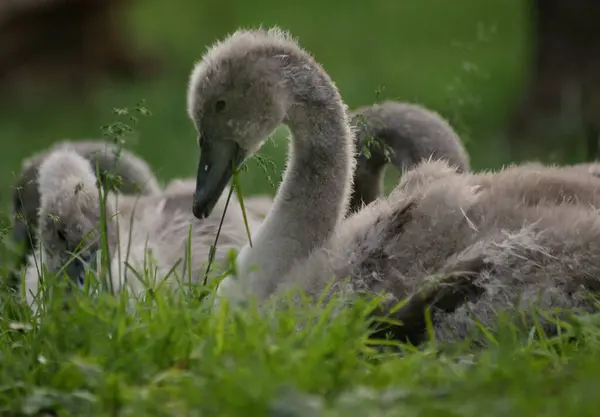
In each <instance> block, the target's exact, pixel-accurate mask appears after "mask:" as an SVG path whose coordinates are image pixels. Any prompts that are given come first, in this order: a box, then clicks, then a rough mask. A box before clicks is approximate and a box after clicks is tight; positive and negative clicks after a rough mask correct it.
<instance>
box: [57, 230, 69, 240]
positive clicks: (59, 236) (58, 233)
mask: <svg viewBox="0 0 600 417" xmlns="http://www.w3.org/2000/svg"><path fill="white" fill-rule="evenodd" d="M56 235H57V236H58V238H59V239H60V240H61V241H62V242H66V241H67V235H65V232H63V231H62V230H58V231H57V232H56Z"/></svg>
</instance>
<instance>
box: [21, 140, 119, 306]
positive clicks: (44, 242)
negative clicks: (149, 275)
mask: <svg viewBox="0 0 600 417" xmlns="http://www.w3.org/2000/svg"><path fill="white" fill-rule="evenodd" d="M38 184H39V196H40V211H39V222H38V233H39V242H40V243H39V245H40V248H39V249H40V250H39V251H38V250H36V251H34V253H33V254H32V255H30V263H29V265H28V266H27V271H26V282H25V284H26V290H27V291H26V293H27V295H28V297H31V294H35V293H37V288H38V284H39V276H38V271H37V269H36V266H35V265H34V264H33V263H32V262H31V261H32V260H33V259H32V258H33V257H35V256H37V254H38V253H41V259H40V260H39V261H40V262H38V263H37V265H39V264H40V263H43V264H44V265H45V266H46V268H47V270H48V271H49V272H50V273H53V274H56V273H58V272H59V271H60V270H61V269H62V268H63V267H65V266H66V269H65V272H66V274H67V276H68V277H69V279H70V281H71V282H73V283H75V284H77V285H83V279H84V276H85V271H86V270H87V269H89V268H90V266H91V264H92V262H93V261H94V260H95V259H96V256H97V254H98V252H99V251H100V249H101V232H100V230H99V227H98V226H99V225H100V213H101V212H100V200H99V194H98V188H97V180H96V177H95V176H94V175H93V173H92V171H91V169H90V165H89V162H88V161H87V160H86V159H85V158H83V157H82V156H81V155H79V154H78V153H77V152H75V151H74V150H72V149H60V150H57V151H54V152H52V153H50V154H49V155H48V156H47V157H46V158H44V160H43V161H42V163H41V164H40V166H39V175H38ZM111 213H112V209H111V207H110V206H108V207H107V217H109V216H110V215H111ZM107 226H108V235H107V238H108V241H109V244H111V245H113V244H114V241H115V235H114V230H113V228H112V226H111V224H110V223H109V222H107Z"/></svg>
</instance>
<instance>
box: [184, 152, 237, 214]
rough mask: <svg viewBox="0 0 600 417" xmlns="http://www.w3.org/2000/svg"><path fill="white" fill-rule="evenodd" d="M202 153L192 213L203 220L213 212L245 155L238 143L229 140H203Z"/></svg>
mask: <svg viewBox="0 0 600 417" xmlns="http://www.w3.org/2000/svg"><path fill="white" fill-rule="evenodd" d="M200 151H201V155H200V161H199V163H198V172H197V173H196V193H195V195H194V206H193V208H192V211H193V213H194V216H196V218H198V219H203V218H206V217H208V216H209V215H210V213H211V212H212V210H213V208H214V207H215V204H217V201H218V200H219V198H220V197H221V194H222V193H223V190H224V189H225V187H226V186H227V183H228V182H229V180H230V179H231V177H232V175H233V172H234V170H235V169H237V168H238V167H239V165H240V164H241V163H242V162H243V160H244V154H243V152H242V149H241V148H240V146H239V145H238V144H237V142H234V141H229V140H219V141H210V140H203V141H202V143H201V144H200Z"/></svg>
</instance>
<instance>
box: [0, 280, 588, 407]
mask: <svg viewBox="0 0 600 417" xmlns="http://www.w3.org/2000/svg"><path fill="white" fill-rule="evenodd" d="M52 289H53V291H54V297H53V298H52V300H53V301H49V302H47V303H46V304H45V306H46V307H45V309H46V310H45V311H44V313H43V320H42V321H41V324H37V322H36V320H35V319H33V318H32V317H31V313H30V312H29V310H28V309H27V307H25V306H23V305H22V304H20V303H18V302H16V301H15V299H14V297H7V296H6V295H4V296H3V298H2V318H3V319H2V320H1V321H0V346H1V350H0V352H1V354H2V358H1V361H0V414H1V415H7V416H8V415H11V416H13V415H15V416H16V415H43V414H42V413H43V412H49V411H50V410H53V411H54V412H55V413H56V414H55V415H58V416H83V415H85V416H192V415H198V416H200V415H207V416H213V415H218V416H240V417H241V416H244V417H247V416H302V417H306V416H357V417H358V416H361V417H362V416H404V415H411V416H469V417H470V416H473V417H476V416H481V415H486V416H499V417H500V416H506V415H518V416H533V415H539V416H547V417H553V416H565V415H577V416H586V415H589V416H592V415H596V412H597V409H598V405H600V399H598V396H597V390H598V375H600V362H598V359H597V358H598V357H597V353H598V343H599V342H600V328H599V327H598V324H599V323H600V321H599V320H598V318H596V317H590V318H586V320H585V321H582V322H580V323H579V324H578V325H577V326H574V327H573V328H571V329H570V331H569V333H568V335H564V336H561V337H557V338H554V339H544V338H541V339H540V338H531V337H528V335H527V334H526V333H525V334H523V333H521V334H518V333H514V332H512V333H508V332H507V333H505V334H507V335H510V336H509V337H504V338H503V339H498V341H497V342H494V341H493V339H490V343H489V344H490V346H489V347H488V348H486V349H483V350H480V351H469V350H467V349H466V348H464V347H461V346H455V347H453V348H452V349H448V347H446V348H445V349H442V346H436V345H435V344H429V345H427V346H426V347H424V348H422V349H420V350H415V349H413V348H409V347H405V348H402V349H401V350H400V351H396V352H392V351H391V350H390V349H380V350H376V349H375V348H374V347H373V346H372V345H370V344H369V343H368V342H367V320H366V319H365V315H366V312H367V311H368V307H369V304H368V303H366V302H358V303H356V304H355V305H354V306H352V307H346V308H343V309H340V308H336V307H337V306H338V305H337V301H336V300H332V301H330V302H329V303H328V304H317V305H316V306H315V305H314V304H313V305H306V304H304V305H291V304H289V303H284V304H283V305H280V306H279V309H278V310H274V309H272V308H265V309H262V310H259V309H257V308H255V307H253V306H247V307H241V308H239V309H232V308H230V307H228V305H227V304H220V305H219V307H216V308H215V309H212V310H211V308H210V305H211V304H210V298H203V297H201V291H200V290H199V289H198V288H195V289H193V290H192V291H191V293H190V294H187V295H186V294H182V293H179V294H173V293H171V292H168V291H166V290H165V289H164V287H163V288H159V289H155V290H152V291H149V292H148V293H147V294H146V296H145V297H144V298H139V299H134V300H133V301H132V302H128V297H127V295H126V294H124V293H122V294H121V295H120V296H116V297H115V296H111V295H109V294H106V293H104V294H102V295H100V296H98V297H90V296H89V295H86V294H83V293H74V294H71V296H70V297H67V296H66V295H65V293H64V288H63V287H61V286H60V285H55V286H54V287H53V288H52ZM58 300H60V302H59V301H58ZM65 306H66V307H68V309H65ZM299 325H302V326H299ZM574 335H575V336H576V341H570V340H569V339H570V337H571V336H574ZM45 415H49V414H45Z"/></svg>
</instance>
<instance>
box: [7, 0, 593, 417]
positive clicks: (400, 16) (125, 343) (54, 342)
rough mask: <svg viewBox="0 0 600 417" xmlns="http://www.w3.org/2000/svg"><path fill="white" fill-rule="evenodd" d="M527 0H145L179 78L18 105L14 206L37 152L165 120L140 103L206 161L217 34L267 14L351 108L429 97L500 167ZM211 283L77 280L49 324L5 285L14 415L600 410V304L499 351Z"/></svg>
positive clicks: (253, 172) (11, 118)
mask: <svg viewBox="0 0 600 417" xmlns="http://www.w3.org/2000/svg"><path fill="white" fill-rule="evenodd" d="M523 3H524V2H523V1H521V0H502V1H500V0H461V1H460V2H450V1H447V0H404V1H396V2H392V1H388V0H373V1H363V2H321V1H319V2H317V1H316V0H305V1H303V2H296V3H290V2H281V1H274V0H262V1H259V2H248V1H241V0H230V1H228V2H194V1H191V0H190V1H183V0H176V1H175V0H174V1H173V2H172V3H169V4H168V5H167V3H165V2H164V1H159V0H146V1H139V2H138V5H137V6H136V8H135V9H133V10H131V12H130V17H131V18H132V22H133V23H134V25H133V26H132V30H133V31H134V32H135V33H136V34H137V36H138V37H139V41H140V42H141V43H142V44H144V45H146V46H147V47H150V48H153V49H155V50H156V51H158V52H160V53H161V55H162V56H163V57H164V58H165V61H164V63H163V64H164V71H163V74H162V76H161V78H159V79H157V80H153V81H151V82H147V83H140V84H136V85H115V84H110V85H106V86H104V88H102V89H101V90H100V91H99V92H98V93H97V94H95V95H94V96H93V97H91V98H90V99H89V100H87V101H86V102H84V103H82V102H75V101H72V100H68V99H66V98H64V97H61V96H60V95H58V96H40V97H32V98H31V99H29V100H25V101H22V102H16V103H4V104H3V107H2V111H1V112H0V135H1V137H2V148H3V149H2V153H1V155H2V158H3V159H2V162H3V163H2V164H1V165H0V190H1V191H0V192H1V194H0V201H1V202H2V205H3V207H4V210H5V213H7V214H8V213H9V203H10V200H9V196H10V194H11V192H12V190H11V188H10V187H11V185H12V183H13V181H14V177H15V176H16V175H18V171H19V167H20V162H21V160H22V158H24V157H26V156H27V155H29V154H31V153H32V152H35V151H37V150H40V149H42V148H44V147H46V146H48V145H49V144H50V143H52V142H53V141H55V140H57V139H63V138H72V139H77V138H92V137H99V136H100V135H102V126H104V125H107V124H110V123H113V122H115V121H117V120H124V121H126V122H128V123H130V124H132V123H131V122H129V121H128V119H127V118H126V117H125V118H123V117H119V116H117V115H115V114H114V112H113V108H124V107H127V108H130V109H133V108H134V107H135V105H136V104H137V103H138V102H140V101H141V100H144V103H145V104H144V105H145V106H146V107H147V108H148V109H149V110H150V111H151V112H152V115H151V116H149V117H143V116H140V117H139V122H138V123H137V124H135V126H134V128H135V130H136V134H135V135H134V136H133V137H131V138H129V140H128V146H129V147H130V148H131V149H133V150H134V151H135V152H137V153H138V154H140V155H141V156H142V157H144V158H146V159H147V160H148V161H149V162H150V164H151V165H152V166H153V168H154V169H155V171H156V172H157V175H158V177H159V178H160V179H161V180H162V181H167V180H169V179H171V178H173V177H186V176H192V175H193V174H194V172H195V167H196V163H197V147H196V144H195V134H194V131H193V127H192V124H191V122H190V121H189V120H188V119H187V115H186V112H185V90H186V84H187V76H188V73H189V71H190V69H191V67H192V65H193V63H194V61H196V60H197V59H199V58H200V56H201V55H202V53H203V51H204V50H205V47H206V46H207V45H209V44H210V43H211V42H213V41H215V40H216V39H218V38H221V37H223V36H224V35H225V34H226V33H228V32H231V31H233V30H235V29H236V28H237V27H239V26H244V27H248V26H256V25H259V24H263V25H264V26H270V25H274V24H277V25H280V26H282V27H284V28H286V29H289V30H291V31H292V32H293V33H294V34H295V35H296V36H297V37H298V38H299V39H300V42H301V44H302V45H303V46H304V47H305V48H306V49H308V50H310V51H311V52H313V54H314V55H315V56H316V58H317V59H318V60H319V61H320V62H322V63H323V65H324V67H325V68H326V69H327V70H328V71H329V72H330V74H331V75H332V78H333V79H334V80H335V81H336V83H337V85H338V86H339V88H340V90H341V92H342V95H343V97H344V99H345V100H346V102H347V103H348V105H349V106H350V107H351V108H354V107H358V106H361V105H365V104H369V103H371V102H374V101H376V100H380V99H398V100H406V101H416V102H420V103H422V104H425V105H426V106H428V107H430V108H432V109H435V110H437V111H439V112H440V113H441V114H443V115H444V116H446V117H447V118H449V119H450V120H451V122H452V123H453V124H454V125H455V127H456V128H457V130H458V131H459V132H460V133H461V135H462V136H463V138H465V141H466V143H467V147H468V149H469V151H470V153H471V157H472V163H473V166H474V168H475V169H481V168H485V167H497V166H500V165H501V164H502V163H505V162H507V157H506V151H505V146H504V144H503V143H502V142H501V141H500V140H498V139H497V137H498V134H499V132H501V129H502V127H503V125H504V122H505V120H506V118H507V116H508V115H509V112H510V109H511V107H512V106H513V105H514V103H515V101H516V100H517V99H518V95H519V93H520V85H521V82H522V79H523V74H524V68H525V63H526V59H527V47H526V46H527V39H526V34H527V28H526V17H525V15H524V12H523V9H524V7H523ZM132 111H133V113H134V114H135V110H132ZM284 133H285V129H282V130H281V134H280V135H278V136H277V138H276V139H275V140H274V141H273V142H272V143H269V145H268V146H267V147H266V149H265V150H264V152H263V153H264V155H265V156H266V157H267V158H269V159H272V160H273V161H274V163H275V167H276V168H275V169H272V170H271V171H269V172H268V175H266V174H265V172H264V171H263V170H262V169H259V167H257V166H256V164H254V165H253V164H251V167H250V170H249V171H248V172H244V174H243V176H242V185H243V190H244V192H245V193H246V194H253V193H258V192H261V193H262V192H269V193H273V192H274V185H273V183H276V182H277V178H278V176H279V172H280V169H281V168H282V166H283V157H284V155H285V152H286V144H285V141H284ZM269 177H271V178H269ZM394 178H395V177H394V176H393V175H392V176H391V177H390V179H389V181H388V185H389V186H391V185H392V184H393V182H394ZM55 291H57V293H58V294H59V295H60V291H61V288H60V287H57V288H55ZM204 295H205V293H204V292H203V291H202V288H192V289H191V293H189V294H177V295H173V294H171V293H168V292H167V291H165V290H164V289H158V290H156V291H151V292H149V293H148V295H147V297H146V298H145V299H140V300H134V301H132V302H129V301H128V299H127V297H126V295H125V294H122V295H121V296H116V297H114V296H111V295H109V294H102V295H100V296H99V297H96V298H94V297H89V296H86V295H84V294H73V295H72V296H71V297H69V298H68V299H67V301H66V303H67V306H68V309H65V308H64V307H65V306H64V305H63V304H62V303H50V304H49V305H48V306H47V308H48V311H45V312H44V313H43V316H44V319H43V321H42V322H41V324H40V323H38V321H37V320H36V319H35V318H34V317H32V315H31V313H30V311H29V309H28V308H26V307H25V306H23V304H22V303H20V302H18V301H17V300H16V299H15V297H14V296H12V294H9V293H8V292H7V291H2V292H0V296H1V304H0V309H1V313H0V317H2V319H1V320H0V346H1V348H0V415H2V416H4V415H6V416H14V415H46V416H48V415H58V416H146V415H148V416H204V415H206V416H244V417H246V416H248V417H249V416H278V417H284V416H299V417H300V416H302V417H309V416H436V417H437V416H467V417H471V416H473V417H476V416H477V417H479V416H481V415H486V416H490V417H493V416H513V415H514V416H532V415H539V416H548V417H553V416H565V415H577V416H587V415H589V416H593V415H596V414H597V410H598V409H599V408H600V399H598V398H600V397H598V395H597V391H598V386H600V377H599V375H600V361H599V360H598V354H599V352H600V347H599V343H600V341H599V338H600V327H599V326H598V319H597V318H596V317H586V318H583V319H581V321H577V322H576V325H573V326H570V327H569V328H568V334H566V335H561V336H558V337H556V338H553V339H546V338H543V337H535V332H532V333H522V332H521V333H514V332H506V334H508V336H506V335H505V336H503V337H500V336H497V337H494V336H492V335H491V334H490V335H489V339H488V346H487V347H486V348H485V349H473V348H472V347H467V346H452V347H448V346H440V345H437V344H435V343H431V344H428V345H427V346H423V347H421V348H420V349H415V348H411V347H408V346H399V348H400V349H399V350H400V352H398V351H397V350H394V351H391V349H390V351H388V350H384V351H382V350H381V349H375V348H374V347H373V346H372V344H371V343H369V342H368V340H367V333H368V321H367V320H366V319H365V314H366V308H367V307H366V305H365V304H364V303H358V302H357V304H356V305H354V306H353V307H349V308H345V309H342V310H340V309H337V308H334V307H335V305H334V304H335V300H334V301H332V303H331V304H328V305H319V306H318V307H317V308H315V306H314V305H311V306H305V305H303V306H290V307H289V308H284V309H282V310H277V311H275V310H272V309H269V308H266V309H261V310H258V309H257V308H255V307H253V306H246V307H243V308H242V309H241V310H240V309H233V308H228V306H227V305H225V304H222V305H221V306H220V307H219V308H218V309H216V310H212V311H211V307H210V302H209V301H210V299H209V298H205V297H204ZM56 298H60V297H55V299H56ZM300 324H301V325H302V326H301V327H300V328H299V325H300ZM500 334H502V335H504V334H505V333H502V332H500ZM573 336H575V337H573Z"/></svg>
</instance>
